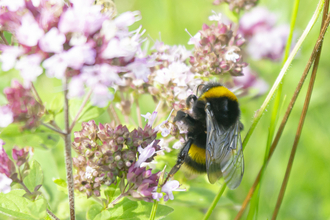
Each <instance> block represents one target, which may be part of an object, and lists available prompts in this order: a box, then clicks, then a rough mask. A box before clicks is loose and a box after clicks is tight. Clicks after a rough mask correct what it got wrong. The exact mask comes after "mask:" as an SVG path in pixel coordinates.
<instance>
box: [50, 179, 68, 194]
mask: <svg viewBox="0 0 330 220" xmlns="http://www.w3.org/2000/svg"><path fill="white" fill-rule="evenodd" d="M53 181H54V183H55V184H56V185H57V189H58V190H60V191H62V192H64V193H65V194H68V184H67V183H66V181H65V180H63V179H55V180H53Z"/></svg>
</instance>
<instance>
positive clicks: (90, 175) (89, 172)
mask: <svg viewBox="0 0 330 220" xmlns="http://www.w3.org/2000/svg"><path fill="white" fill-rule="evenodd" d="M94 171H96V170H95V169H94V168H92V167H90V166H87V167H86V172H85V178H86V179H92V178H93V173H94Z"/></svg>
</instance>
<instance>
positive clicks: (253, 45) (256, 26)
mask: <svg viewBox="0 0 330 220" xmlns="http://www.w3.org/2000/svg"><path fill="white" fill-rule="evenodd" d="M276 22H277V17H276V15H275V14H273V13H271V12H270V11H269V10H268V9H267V8H265V7H256V8H254V9H252V10H251V11H249V12H247V13H245V14H244V15H243V16H242V18H241V19H240V23H239V32H240V33H241V34H242V35H243V36H244V37H245V38H246V39H247V42H248V43H247V52H248V54H249V55H250V56H251V57H252V58H253V59H255V60H260V59H271V60H274V61H278V60H280V59H281V58H282V56H283V52H284V48H285V45H286V41H287V38H288V35H289V30H290V28H289V25H288V24H281V25H276Z"/></svg>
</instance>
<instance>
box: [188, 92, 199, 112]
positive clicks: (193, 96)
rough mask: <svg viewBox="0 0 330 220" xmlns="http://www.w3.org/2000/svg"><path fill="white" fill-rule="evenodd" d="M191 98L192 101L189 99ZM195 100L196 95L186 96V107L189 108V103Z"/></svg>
mask: <svg viewBox="0 0 330 220" xmlns="http://www.w3.org/2000/svg"><path fill="white" fill-rule="evenodd" d="M191 100H193V101H191ZM196 100H197V96H196V95H194V94H191V95H190V96H188V98H187V99H186V105H187V108H188V109H189V108H190V105H191V102H192V103H194V102H195V101H196Z"/></svg>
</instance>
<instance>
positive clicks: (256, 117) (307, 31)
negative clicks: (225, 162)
mask: <svg viewBox="0 0 330 220" xmlns="http://www.w3.org/2000/svg"><path fill="white" fill-rule="evenodd" d="M324 1H325V0H320V1H319V3H318V5H317V8H316V10H315V12H314V14H313V16H312V18H311V20H310V21H309V23H308V25H307V27H306V28H305V30H304V32H303V34H302V35H301V37H300V38H299V40H298V42H297V44H296V45H295V47H294V48H293V50H292V52H291V53H290V56H289V58H288V59H287V61H286V62H285V64H284V66H283V68H282V69H281V71H280V73H279V75H278V77H277V79H276V81H275V83H274V84H273V87H272V88H271V90H270V91H269V93H268V95H267V97H266V99H265V101H264V103H263V104H262V105H261V107H260V109H259V110H258V112H257V113H256V115H255V116H254V119H253V122H252V125H251V127H250V129H249V130H248V132H247V134H246V136H245V138H244V141H243V143H242V147H243V150H244V149H245V146H246V144H247V143H248V141H249V139H250V137H251V135H252V133H253V131H254V129H255V127H256V126H257V124H258V122H259V120H260V118H261V116H262V115H263V113H264V111H265V109H266V107H267V106H268V104H269V102H270V100H271V99H272V97H273V96H274V93H275V91H276V89H277V88H278V86H279V84H280V82H281V81H282V78H283V76H284V75H285V73H286V71H287V70H288V68H289V66H290V64H291V62H292V60H293V58H294V57H295V55H296V54H297V52H298V50H299V48H300V47H301V45H302V43H303V42H304V40H305V39H306V37H307V35H308V33H309V32H310V31H311V29H312V28H313V26H314V24H315V22H316V21H317V18H318V17H319V15H320V13H321V11H322V7H323V5H324ZM225 187H226V186H225V184H224V185H223V186H222V187H221V189H220V190H219V192H218V194H217V195H216V197H215V198H214V200H213V202H212V204H211V206H210V208H209V209H208V211H207V212H206V214H205V216H204V220H206V219H208V218H209V217H210V215H211V213H212V211H213V209H214V207H215V206H216V204H217V203H218V201H219V199H220V198H221V195H222V193H223V192H224V190H225ZM250 198H251V197H250Z"/></svg>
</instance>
